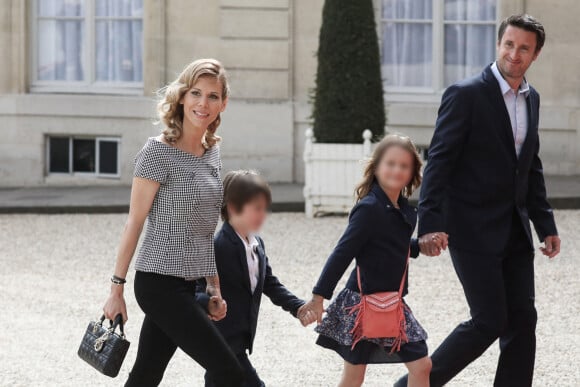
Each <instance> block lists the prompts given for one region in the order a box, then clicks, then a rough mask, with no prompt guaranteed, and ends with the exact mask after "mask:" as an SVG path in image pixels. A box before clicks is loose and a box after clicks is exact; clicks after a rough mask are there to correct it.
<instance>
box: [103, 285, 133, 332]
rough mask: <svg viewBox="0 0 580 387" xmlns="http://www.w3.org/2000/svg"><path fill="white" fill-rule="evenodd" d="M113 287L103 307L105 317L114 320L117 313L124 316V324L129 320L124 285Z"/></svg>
mask: <svg viewBox="0 0 580 387" xmlns="http://www.w3.org/2000/svg"><path fill="white" fill-rule="evenodd" d="M113 286H114V287H112V288H111V294H110V295H109V298H108V299H107V302H105V306H104V307H103V313H104V314H105V318H107V319H109V320H112V321H114V320H115V317H117V315H119V314H120V315H122V316H123V324H124V323H126V322H127V320H128V316H127V305H125V298H124V297H123V286H122V285H113Z"/></svg>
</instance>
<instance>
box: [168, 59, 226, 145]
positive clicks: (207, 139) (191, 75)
mask: <svg viewBox="0 0 580 387" xmlns="http://www.w3.org/2000/svg"><path fill="white" fill-rule="evenodd" d="M200 77H212V78H215V79H217V80H218V81H219V82H220V83H221V85H222V95H221V98H222V100H224V99H226V98H227V97H228V95H229V92H230V89H229V86H228V78H227V75H226V71H225V69H224V67H223V66H222V64H221V63H220V62H219V61H217V60H215V59H198V60H196V61H194V62H192V63H190V64H188V65H187V66H186V67H185V68H184V69H183V71H182V72H181V74H179V76H178V77H177V79H176V80H174V81H173V82H171V83H170V84H169V85H167V86H166V87H164V88H163V89H161V90H160V91H159V93H158V94H159V95H160V101H159V103H158V104H157V113H158V115H159V121H160V122H162V123H163V125H164V126H165V129H164V130H163V136H164V137H165V140H167V141H168V142H170V143H175V142H176V141H177V140H179V138H180V137H181V135H182V133H183V105H182V104H180V101H181V98H182V97H183V95H184V94H185V93H186V92H187V91H188V90H189V89H191V88H192V87H193V85H195V83H196V82H197V80H198V79H199V78H200ZM220 122H221V118H220V115H219V114H218V116H217V117H216V119H215V120H214V121H213V122H212V123H211V124H209V126H208V127H207V130H206V132H205V135H204V139H203V145H204V147H205V148H206V149H208V148H211V147H212V146H214V145H215V144H216V143H217V142H218V141H220V140H221V138H220V137H219V136H218V135H216V130H217V128H218V126H219V125H220Z"/></svg>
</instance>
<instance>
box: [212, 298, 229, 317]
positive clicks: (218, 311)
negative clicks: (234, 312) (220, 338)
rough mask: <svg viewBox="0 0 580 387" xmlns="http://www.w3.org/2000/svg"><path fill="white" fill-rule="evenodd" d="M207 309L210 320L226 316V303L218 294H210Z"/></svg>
mask: <svg viewBox="0 0 580 387" xmlns="http://www.w3.org/2000/svg"><path fill="white" fill-rule="evenodd" d="M207 310H208V312H209V319H210V320H213V321H219V320H221V319H223V318H224V317H226V314H227V313H228V304H227V303H226V301H225V300H224V299H223V298H221V297H220V296H211V298H210V299H209V304H208V305H207Z"/></svg>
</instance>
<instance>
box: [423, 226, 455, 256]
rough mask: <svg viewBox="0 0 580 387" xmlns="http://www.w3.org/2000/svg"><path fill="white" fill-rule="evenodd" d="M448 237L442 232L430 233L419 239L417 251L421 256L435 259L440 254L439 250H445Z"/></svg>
mask: <svg viewBox="0 0 580 387" xmlns="http://www.w3.org/2000/svg"><path fill="white" fill-rule="evenodd" d="M448 238H449V236H448V235H447V234H446V233H444V232H432V233H429V234H425V235H421V237H419V250H420V251H421V254H424V255H427V256H429V257H435V256H437V255H439V254H441V250H445V249H447V245H448Z"/></svg>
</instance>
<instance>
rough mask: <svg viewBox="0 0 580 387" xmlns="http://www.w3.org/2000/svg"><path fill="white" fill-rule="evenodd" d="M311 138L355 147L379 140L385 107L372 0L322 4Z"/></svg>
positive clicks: (336, 0) (327, 0) (382, 131)
mask: <svg viewBox="0 0 580 387" xmlns="http://www.w3.org/2000/svg"><path fill="white" fill-rule="evenodd" d="M313 100H314V101H313V102H314V109H313V118H314V136H315V137H316V141H317V142H323V143H360V142H361V141H362V132H363V131H364V130H365V129H370V130H371V131H372V133H373V137H380V136H382V135H383V134H384V127H385V105H384V101H383V85H382V79H381V65H380V59H379V44H378V39H377V31H376V24H375V16H374V10H373V2H372V0H326V1H325V3H324V8H323V11H322V26H321V28H320V37H319V46H318V69H317V73H316V88H315V91H314V95H313Z"/></svg>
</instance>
